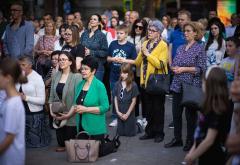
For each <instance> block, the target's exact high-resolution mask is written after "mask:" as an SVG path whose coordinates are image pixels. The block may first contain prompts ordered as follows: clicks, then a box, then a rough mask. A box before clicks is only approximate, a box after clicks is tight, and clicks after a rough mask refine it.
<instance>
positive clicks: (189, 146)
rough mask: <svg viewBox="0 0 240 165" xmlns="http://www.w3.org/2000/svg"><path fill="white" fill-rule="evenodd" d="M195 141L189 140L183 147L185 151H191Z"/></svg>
mask: <svg viewBox="0 0 240 165" xmlns="http://www.w3.org/2000/svg"><path fill="white" fill-rule="evenodd" d="M192 145H193V141H191V140H187V141H186V144H185V146H184V147H183V151H189V150H190V149H191V148H192Z"/></svg>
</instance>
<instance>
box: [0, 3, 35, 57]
mask: <svg viewBox="0 0 240 165" xmlns="http://www.w3.org/2000/svg"><path fill="white" fill-rule="evenodd" d="M10 10H11V17H12V22H11V23H10V24H8V25H7V27H6V31H5V36H4V40H3V48H4V53H5V55H6V56H9V57H11V58H15V59H18V58H19V57H20V56H21V55H24V54H25V55H29V56H32V51H33V44H34V27H33V24H32V23H31V22H29V21H25V20H24V19H23V5H22V4H21V3H13V4H12V5H11V8H10Z"/></svg>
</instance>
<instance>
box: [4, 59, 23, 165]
mask: <svg viewBox="0 0 240 165" xmlns="http://www.w3.org/2000/svg"><path fill="white" fill-rule="evenodd" d="M0 80H1V81H0V89H2V90H5V91H6V94H7V97H6V99H5V100H4V102H3V103H2V106H1V107H0V162H1V163H0V164H1V165H12V164H18V165H24V164H25V110H24V106H23V103H22V99H21V97H20V96H19V94H18V92H17V91H16V88H15V84H16V83H22V84H23V83H26V82H27V79H26V78H25V77H24V76H23V75H22V71H21V68H20V66H19V64H18V63H17V62H16V61H13V60H12V59H9V58H5V59H3V60H2V61H1V62H0ZM16 105H17V106H16Z"/></svg>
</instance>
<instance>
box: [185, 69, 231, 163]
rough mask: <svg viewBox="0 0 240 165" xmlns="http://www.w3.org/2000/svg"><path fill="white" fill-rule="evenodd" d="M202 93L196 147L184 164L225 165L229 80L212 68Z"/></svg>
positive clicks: (221, 72)
mask: <svg viewBox="0 0 240 165" xmlns="http://www.w3.org/2000/svg"><path fill="white" fill-rule="evenodd" d="M203 91H204V92H205V100H204V103H203V112H202V113H201V115H200V116H199V123H198V127H197V128H196V130H195V135H194V145H193V146H192V148H191V150H190V152H189V153H188V154H187V155H186V157H185V161H186V163H187V164H193V162H194V161H195V160H196V159H199V165H208V164H209V165H210V164H217V165H224V164H225V158H226V157H225V154H224V151H223V150H222V144H224V142H225V139H226V135H227V128H226V124H225V123H226V120H227V117H226V114H227V110H228V98H229V97H228V96H229V95H228V88H227V77H226V75H225V72H224V70H223V69H221V68H219V67H213V68H211V69H209V70H208V71H207V73H206V76H205V79H204V80H203Z"/></svg>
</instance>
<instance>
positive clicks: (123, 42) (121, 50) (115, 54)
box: [107, 25, 137, 126]
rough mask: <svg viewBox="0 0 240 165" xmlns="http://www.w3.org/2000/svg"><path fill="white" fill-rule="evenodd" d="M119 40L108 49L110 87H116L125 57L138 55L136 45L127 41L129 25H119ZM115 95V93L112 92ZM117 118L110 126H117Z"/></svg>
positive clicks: (132, 57)
mask: <svg viewBox="0 0 240 165" xmlns="http://www.w3.org/2000/svg"><path fill="white" fill-rule="evenodd" d="M116 30H117V40H116V41H113V42H112V43H111V44H110V46H109V49H108V55H109V56H108V57H107V60H108V62H111V65H110V88H111V90H113V89H114V85H115V83H116V82H117V81H118V79H119V76H120V67H121V64H122V63H123V61H124V59H132V60H134V59H135V58H136V56H137V53H136V48H135V46H134V45H133V44H132V43H130V42H128V41H127V36H128V27H127V26H125V25H120V26H118V27H117V29H116ZM112 92H113V91H112ZM112 95H114V93H112ZM113 118H116V112H115V110H114V106H113ZM116 125H117V120H116V119H115V120H113V122H112V123H110V124H109V126H116Z"/></svg>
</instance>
